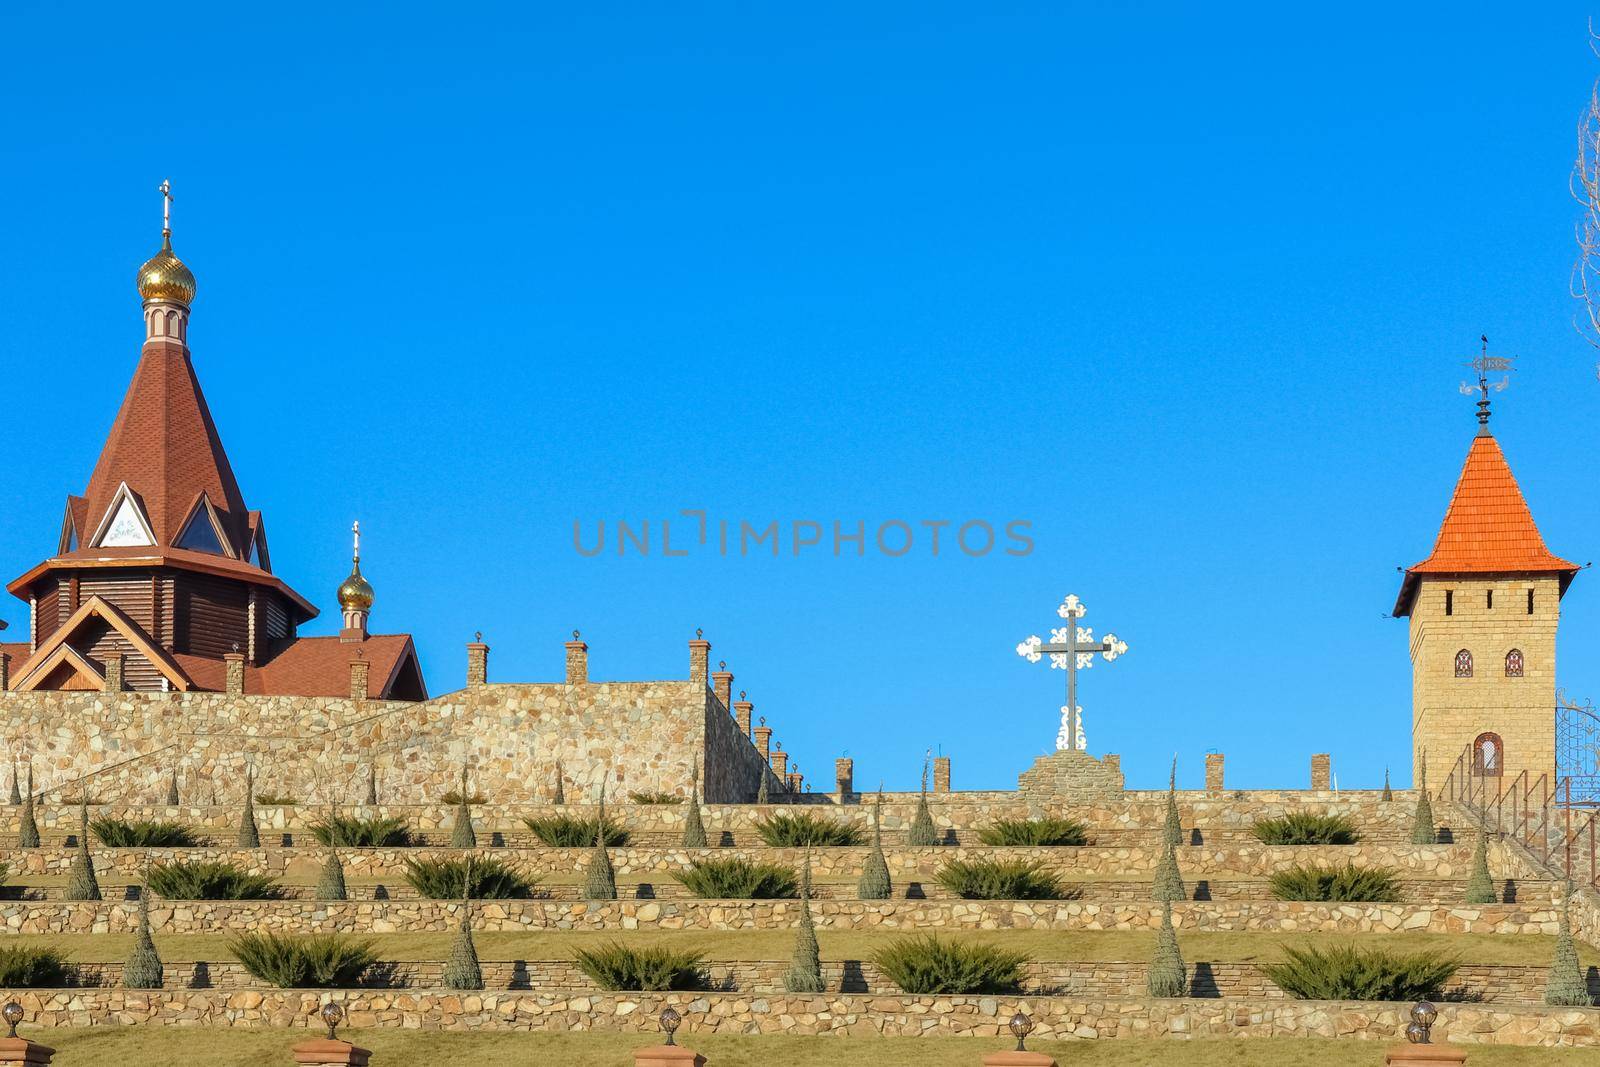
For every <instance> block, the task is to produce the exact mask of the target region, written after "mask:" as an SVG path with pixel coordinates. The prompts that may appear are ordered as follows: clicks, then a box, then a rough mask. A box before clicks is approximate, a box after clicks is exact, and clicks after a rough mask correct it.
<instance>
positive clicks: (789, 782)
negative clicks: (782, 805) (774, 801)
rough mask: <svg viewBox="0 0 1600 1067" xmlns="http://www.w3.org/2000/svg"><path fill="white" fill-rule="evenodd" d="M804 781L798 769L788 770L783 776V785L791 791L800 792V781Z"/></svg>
mask: <svg viewBox="0 0 1600 1067" xmlns="http://www.w3.org/2000/svg"><path fill="white" fill-rule="evenodd" d="M804 781H805V778H804V777H803V776H802V775H801V774H800V772H799V771H790V772H789V773H788V774H786V775H784V776H783V787H784V788H785V789H786V790H788V791H789V792H791V793H795V794H798V793H799V792H800V786H801V783H803V782H804Z"/></svg>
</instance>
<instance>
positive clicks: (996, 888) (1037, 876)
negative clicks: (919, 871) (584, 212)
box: [936, 860, 1068, 900]
mask: <svg viewBox="0 0 1600 1067" xmlns="http://www.w3.org/2000/svg"><path fill="white" fill-rule="evenodd" d="M936 880H937V881H938V883H939V884H940V885H942V886H944V887H945V888H946V889H948V890H949V891H950V892H952V893H954V894H955V895H956V896H958V897H961V898H963V899H965V900H1063V899H1065V898H1066V897H1067V895H1068V892H1067V887H1066V886H1064V885H1062V884H1061V880H1060V879H1059V878H1057V877H1056V876H1055V875H1053V874H1051V873H1049V872H1048V871H1046V870H1045V869H1044V864H1042V863H1029V862H1027V861H1025V860H951V861H950V862H949V863H947V864H945V865H944V868H943V869H942V870H940V871H939V873H938V875H937V876H936Z"/></svg>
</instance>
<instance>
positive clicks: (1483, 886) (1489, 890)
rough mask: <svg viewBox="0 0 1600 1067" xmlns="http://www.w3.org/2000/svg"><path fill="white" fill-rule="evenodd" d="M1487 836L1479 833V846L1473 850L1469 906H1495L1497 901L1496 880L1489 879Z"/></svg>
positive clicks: (1481, 832) (1468, 883) (1467, 897)
mask: <svg viewBox="0 0 1600 1067" xmlns="http://www.w3.org/2000/svg"><path fill="white" fill-rule="evenodd" d="M1485 837H1486V835H1485V834H1484V832H1483V831H1482V830H1479V831H1478V844H1477V847H1475V848H1474V849H1473V850H1472V875H1471V877H1469V878H1468V879H1467V894H1466V900H1467V903H1468V904H1493V903H1495V901H1496V897H1495V892H1494V880H1493V879H1492V878H1490V877H1489V846H1488V842H1487V841H1485V840H1484V838H1485Z"/></svg>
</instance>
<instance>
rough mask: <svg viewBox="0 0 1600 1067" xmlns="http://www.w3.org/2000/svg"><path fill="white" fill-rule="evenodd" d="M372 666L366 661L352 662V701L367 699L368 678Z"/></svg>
mask: <svg viewBox="0 0 1600 1067" xmlns="http://www.w3.org/2000/svg"><path fill="white" fill-rule="evenodd" d="M370 669H371V665H370V664H369V663H367V661H366V660H364V659H353V660H351V661H350V699H351V700H365V699H367V677H368V671H369V670H370Z"/></svg>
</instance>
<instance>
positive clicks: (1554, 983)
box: [1544, 895, 1593, 1008]
mask: <svg viewBox="0 0 1600 1067" xmlns="http://www.w3.org/2000/svg"><path fill="white" fill-rule="evenodd" d="M1571 906H1572V905H1571V897H1570V895H1568V896H1566V897H1563V898H1562V902H1561V925H1560V926H1559V927H1558V928H1557V931H1556V950H1555V954H1554V955H1553V956H1552V957H1551V960H1550V970H1549V973H1547V974H1546V975H1545V981H1544V1002H1545V1003H1546V1004H1549V1005H1551V1006H1553V1007H1563V1008H1587V1007H1589V1005H1590V1004H1592V1003H1593V1002H1592V1001H1591V1000H1590V999H1589V983H1588V981H1586V980H1585V979H1584V975H1583V965H1582V964H1581V963H1579V961H1578V946H1577V945H1576V944H1574V943H1573V940H1572V915H1571Z"/></svg>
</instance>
